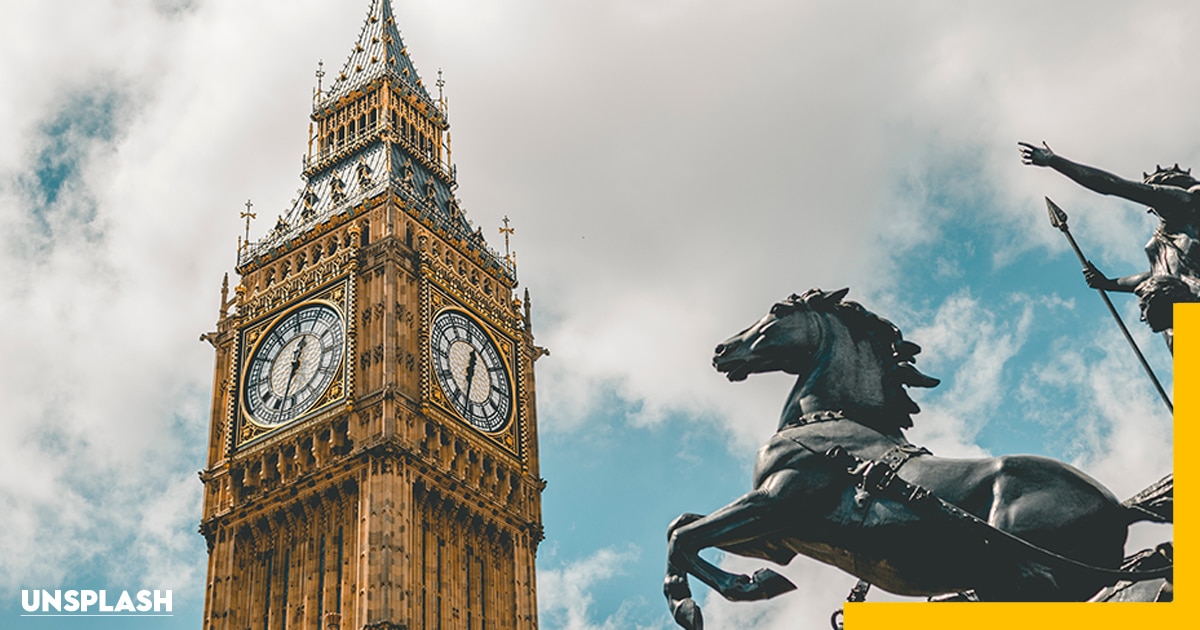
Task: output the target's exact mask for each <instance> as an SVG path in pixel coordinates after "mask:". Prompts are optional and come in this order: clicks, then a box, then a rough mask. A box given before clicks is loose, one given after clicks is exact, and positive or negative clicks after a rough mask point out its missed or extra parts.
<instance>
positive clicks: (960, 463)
mask: <svg viewBox="0 0 1200 630" xmlns="http://www.w3.org/2000/svg"><path fill="white" fill-rule="evenodd" d="M845 295H846V290H841V291H836V292H833V293H826V292H823V291H820V290H818V289H813V290H810V291H808V292H806V293H804V294H803V295H798V296H797V295H792V296H790V297H788V298H787V299H785V300H783V301H780V302H778V303H776V304H775V305H774V306H773V307H772V308H771V309H770V312H768V313H767V314H766V315H764V316H763V317H762V319H760V320H759V321H757V322H756V323H754V324H753V325H752V326H750V327H749V328H747V329H746V330H744V331H742V332H740V333H738V334H736V335H734V336H733V337H731V338H729V339H728V340H726V341H725V342H723V343H721V344H720V345H718V346H717V348H716V352H715V356H714V358H713V365H714V367H715V368H716V369H717V370H718V371H720V372H722V373H724V374H726V375H727V376H728V378H729V379H730V380H731V381H740V380H743V379H745V378H746V377H747V376H749V375H750V374H754V373H763V372H771V371H783V372H786V373H788V374H795V375H796V376H797V379H796V385H795V387H794V388H793V389H792V391H791V393H790V395H789V396H788V399H787V402H786V403H785V404H784V408H783V413H782V415H781V418H780V422H779V428H778V431H777V432H776V433H775V434H774V435H773V436H772V437H771V439H770V440H769V441H768V442H767V443H766V445H764V446H763V447H762V448H761V449H760V450H759V453H758V458H757V460H756V462H755V467H754V481H753V487H754V489H753V490H751V491H750V492H749V493H747V494H745V495H743V496H742V497H740V498H739V499H737V500H735V501H734V502H732V503H730V504H728V505H726V506H725V507H723V508H721V509H719V510H717V511H716V512H713V513H712V514H709V515H707V516H705V515H700V514H683V515H681V516H680V517H679V518H677V519H676V520H675V521H674V522H673V523H671V525H670V527H669V528H668V533H667V537H668V543H667V576H666V579H665V581H664V584H663V592H664V594H665V595H666V598H667V600H668V603H669V605H670V608H671V612H672V615H673V616H674V619H675V620H676V622H677V623H678V624H679V625H681V626H683V627H684V628H688V629H689V630H699V629H701V628H702V627H703V617H702V615H701V613H700V608H699V606H698V605H697V604H696V602H695V601H694V600H693V599H692V595H691V590H690V587H689V585H688V575H689V574H691V575H693V576H695V577H697V578H699V579H700V581H702V582H704V583H705V584H707V585H708V586H710V587H711V588H713V589H715V590H717V591H718V592H719V593H720V594H721V595H722V596H724V597H725V598H726V599H729V600H733V601H746V600H758V599H767V598H770V597H774V596H776V595H780V594H782V593H785V592H787V591H789V590H792V589H794V588H795V586H794V585H793V584H792V583H791V582H790V581H788V580H787V578H785V577H783V576H781V575H779V574H778V573H776V572H774V571H772V570H770V569H761V570H759V571H757V572H756V573H755V574H754V575H753V576H747V575H735V574H731V573H728V572H726V571H724V570H722V569H721V568H720V567H718V566H716V565H714V564H712V563H710V562H708V561H707V560H705V559H703V558H702V557H701V556H700V555H699V552H700V551H701V550H703V549H705V548H710V547H717V548H720V549H722V550H725V551H727V552H729V553H734V554H738V555H742V556H747V557H753V558H760V559H763V560H770V561H772V562H775V563H778V564H780V565H784V564H787V563H788V562H790V561H791V560H792V558H794V557H795V556H796V555H797V554H803V555H806V556H809V557H811V558H814V559H816V560H819V561H821V562H824V563H826V564H830V565H833V566H836V567H838V568H840V569H842V570H843V571H846V572H847V573H850V574H853V575H855V576H858V577H859V578H861V579H863V580H866V581H868V582H870V583H872V584H875V585H877V586H879V587H881V588H883V589H884V590H887V591H890V592H892V593H896V594H900V595H913V596H934V595H939V594H945V593H958V592H966V591H974V594H975V596H977V597H978V599H982V600H991V601H1083V600H1087V599H1088V598H1089V597H1092V596H1093V595H1094V594H1096V593H1097V591H1099V590H1100V589H1101V588H1103V587H1105V586H1106V585H1110V584H1113V583H1115V582H1117V581H1118V580H1119V579H1122V577H1121V574H1120V571H1119V570H1118V569H1119V568H1120V566H1121V563H1122V559H1123V556H1124V544H1125V537H1126V531H1127V527H1128V525H1129V524H1131V523H1134V522H1137V521H1141V520H1155V521H1165V520H1168V519H1169V516H1164V514H1163V512H1164V510H1163V509H1161V506H1157V507H1156V509H1147V508H1146V506H1145V505H1141V504H1139V505H1125V504H1122V503H1121V502H1119V501H1118V500H1117V499H1116V497H1114V496H1113V494H1112V493H1111V492H1110V491H1109V490H1107V489H1106V488H1104V487H1103V486H1102V485H1101V484H1100V483H1099V482H1097V481H1095V480H1094V479H1092V478H1090V477H1088V476H1087V475H1085V474H1083V473H1082V472H1080V471H1078V470H1076V469H1075V468H1072V467H1071V466H1069V465H1067V464H1065V463H1062V462H1059V461H1055V460H1052V459H1048V458H1044V457H1035V456H1004V457H995V458H984V459H947V458H940V457H935V456H933V455H932V454H930V453H929V451H927V450H926V449H923V448H921V447H918V446H915V445H913V444H911V443H909V441H908V440H907V439H905V437H904V435H903V430H904V429H906V428H908V427H911V426H912V419H911V416H912V414H914V413H917V412H918V411H919V409H918V407H917V405H916V404H915V403H914V402H913V400H912V399H911V398H909V396H908V393H907V391H906V389H905V388H906V387H933V386H935V385H937V384H938V380H937V379H934V378H931V377H929V376H926V375H925V374H922V373H921V372H920V371H919V370H917V368H916V367H915V366H914V361H915V357H916V355H917V353H919V352H920V348H919V347H918V346H917V345H916V344H914V343H912V342H910V341H907V340H905V339H904V338H903V337H902V335H901V333H900V330H899V329H898V328H897V327H896V326H895V325H894V324H892V323H891V322H889V321H887V320H885V319H883V318H881V317H879V316H877V315H875V314H873V313H871V312H870V311H867V310H866V309H864V308H863V307H862V306H861V305H859V304H857V303H855V302H849V301H844V300H843V299H842V298H843V297H844V296H845ZM1139 496H1140V495H1139ZM1155 500H1160V501H1161V500H1162V497H1156V499H1155ZM1146 505H1149V502H1147V503H1146ZM1166 512H1168V513H1169V510H1166ZM1168 573H1169V568H1167V569H1165V570H1164V569H1161V568H1160V569H1159V572H1158V573H1156V574H1154V575H1149V574H1147V575H1142V574H1138V575H1130V576H1128V577H1129V578H1130V579H1150V578H1151V577H1158V578H1161V577H1165V576H1166V575H1167V574H1168Z"/></svg>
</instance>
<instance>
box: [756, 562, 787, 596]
mask: <svg viewBox="0 0 1200 630" xmlns="http://www.w3.org/2000/svg"><path fill="white" fill-rule="evenodd" d="M752 579H753V580H754V583H755V584H757V585H758V594H759V596H761V597H762V599H771V598H772V597H776V596H778V595H783V594H784V593H786V592H788V591H794V590H796V585H795V584H792V582H791V580H789V579H787V578H785V577H783V576H782V575H779V574H778V573H776V572H774V571H772V570H770V569H759V570H757V571H755V572H754V576H753V578H752Z"/></svg>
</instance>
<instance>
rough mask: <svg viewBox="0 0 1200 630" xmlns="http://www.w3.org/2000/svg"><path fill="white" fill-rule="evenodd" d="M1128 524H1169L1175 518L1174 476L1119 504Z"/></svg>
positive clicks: (1159, 481)
mask: <svg viewBox="0 0 1200 630" xmlns="http://www.w3.org/2000/svg"><path fill="white" fill-rule="evenodd" d="M1121 507H1123V508H1125V510H1126V514H1127V516H1128V518H1129V523H1137V522H1141V521H1149V522H1151V523H1171V522H1174V518H1175V475H1174V474H1170V475H1167V476H1166V477H1163V478H1162V479H1159V480H1158V481H1156V482H1155V483H1154V484H1152V485H1151V486H1150V487H1148V488H1146V489H1145V490H1142V491H1141V492H1139V493H1137V494H1135V495H1133V496H1132V497H1130V498H1128V499H1126V500H1125V501H1122V502H1121Z"/></svg>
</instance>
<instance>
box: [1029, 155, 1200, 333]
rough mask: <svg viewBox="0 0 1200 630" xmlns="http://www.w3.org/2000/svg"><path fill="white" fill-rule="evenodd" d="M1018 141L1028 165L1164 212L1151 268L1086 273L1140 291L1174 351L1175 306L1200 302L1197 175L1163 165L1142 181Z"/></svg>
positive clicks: (1150, 319)
mask: <svg viewBox="0 0 1200 630" xmlns="http://www.w3.org/2000/svg"><path fill="white" fill-rule="evenodd" d="M1018 145H1020V150H1021V161H1022V162H1024V163H1025V164H1032V165H1035V166H1049V167H1050V168H1052V169H1054V170H1056V171H1058V172H1059V173H1062V174H1063V175H1066V176H1067V177H1069V178H1071V179H1072V180H1074V181H1075V182H1076V183H1078V184H1079V185H1081V186H1084V187H1085V188H1087V189H1088V190H1092V191H1095V192H1098V193H1100V194H1102V195H1116V196H1118V197H1121V198H1122V199H1128V200H1130V201H1133V202H1136V203H1140V204H1144V205H1146V206H1149V208H1150V212H1153V213H1154V214H1155V215H1156V216H1158V218H1159V224H1158V227H1157V228H1155V230H1154V234H1153V235H1152V236H1151V237H1150V242H1149V243H1147V244H1146V255H1147V256H1148V257H1149V259H1150V270H1149V271H1145V272H1142V273H1137V274H1133V275H1129V276H1124V277H1121V278H1108V277H1106V276H1104V275H1103V274H1102V273H1100V271H1099V270H1098V269H1096V267H1095V265H1092V264H1090V263H1089V264H1088V265H1087V267H1085V268H1084V277H1085V278H1086V279H1087V283H1088V286H1091V287H1093V288H1097V289H1103V290H1105V291H1118V292H1124V293H1134V294H1136V295H1137V296H1138V299H1139V302H1140V304H1141V310H1142V319H1143V320H1144V321H1145V322H1146V323H1147V324H1149V326H1150V328H1151V330H1154V331H1155V332H1161V333H1163V338H1164V339H1166V341H1167V347H1168V348H1172V351H1173V348H1174V322H1173V319H1172V307H1173V306H1174V304H1175V303H1176V302H1195V301H1200V247H1196V246H1195V245H1196V243H1197V239H1198V238H1200V181H1197V180H1196V179H1195V178H1193V177H1192V175H1191V169H1188V170H1184V169H1181V168H1179V165H1178V164H1176V165H1174V166H1172V167H1168V168H1163V167H1161V166H1159V167H1156V168H1155V170H1154V172H1153V173H1143V179H1142V181H1140V182H1138V181H1132V180H1128V179H1122V178H1120V177H1117V176H1116V175H1113V174H1112V173H1108V172H1106V171H1102V170H1100V169H1098V168H1094V167H1091V166H1086V165H1084V164H1079V163H1076V162H1072V161H1071V160H1068V159H1066V158H1064V157H1062V156H1060V155H1057V154H1055V153H1054V152H1053V151H1052V150H1050V147H1049V145H1046V144H1045V143H1042V146H1040V147H1038V146H1034V145H1032V144H1029V143H1027V142H1019V143H1018Z"/></svg>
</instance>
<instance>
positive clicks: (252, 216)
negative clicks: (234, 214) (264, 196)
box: [238, 199, 258, 250]
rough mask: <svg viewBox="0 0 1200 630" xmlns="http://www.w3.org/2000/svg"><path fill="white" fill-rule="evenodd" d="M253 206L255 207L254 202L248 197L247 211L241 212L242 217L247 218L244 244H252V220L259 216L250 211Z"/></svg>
mask: <svg viewBox="0 0 1200 630" xmlns="http://www.w3.org/2000/svg"><path fill="white" fill-rule="evenodd" d="M253 207H254V204H253V203H251V201H250V200H249V199H247V200H246V211H245V212H243V213H241V217H242V218H243V219H245V220H246V239H245V240H244V241H242V245H249V244H250V220H251V219H257V218H258V215H257V214H254V213H253V212H250V208H253ZM238 249H239V250H240V249H241V247H239V248H238Z"/></svg>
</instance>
